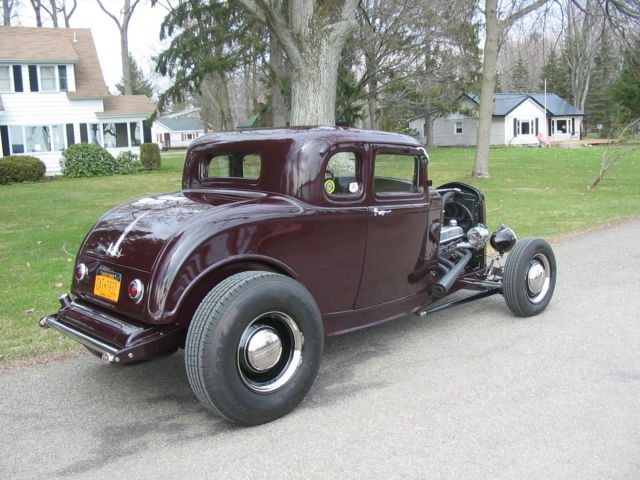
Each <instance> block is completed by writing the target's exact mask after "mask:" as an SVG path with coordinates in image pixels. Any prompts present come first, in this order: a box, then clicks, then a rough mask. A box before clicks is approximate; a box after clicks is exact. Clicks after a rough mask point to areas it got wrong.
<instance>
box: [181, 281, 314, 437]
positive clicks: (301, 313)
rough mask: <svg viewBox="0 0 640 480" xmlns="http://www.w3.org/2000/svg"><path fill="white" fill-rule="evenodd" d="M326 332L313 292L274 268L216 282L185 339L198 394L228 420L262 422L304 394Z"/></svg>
mask: <svg viewBox="0 0 640 480" xmlns="http://www.w3.org/2000/svg"><path fill="white" fill-rule="evenodd" d="M323 345H324V329H323V326H322V320H321V317H320V312H319V310H318V307H317V305H316V303H315V301H314V299H313V297H312V296H311V294H310V293H309V292H308V291H307V290H306V289H305V288H304V287H303V286H302V285H301V284H299V283H298V282H296V281H294V280H292V279H291V278H289V277H286V276H284V275H279V274H276V273H270V272H243V273H239V274H236V275H233V276H231V277H229V278H227V279H226V280H224V281H223V282H221V283H220V284H218V285H217V286H216V287H214V288H213V289H212V290H211V291H210V292H209V293H208V294H207V296H206V297H205V298H204V299H203V300H202V302H201V303H200V305H199V307H198V309H197V310H196V312H195V314H194V317H193V320H192V322H191V325H190V327H189V331H188V333H187V339H186V344H185V363H186V369H187V377H188V379H189V383H190V384H191V388H192V389H193V391H194V393H195V394H196V396H197V397H198V399H199V400H200V401H201V402H202V403H203V404H204V405H206V406H207V407H209V408H210V409H212V410H213V411H214V412H216V413H217V414H219V415H221V416H222V417H224V418H226V419H227V420H229V421H231V422H234V423H238V424H241V425H259V424H261V423H266V422H269V421H271V420H275V419H276V418H278V417H281V416H282V415H284V414H286V413H287V412H289V411H290V410H292V409H293V408H294V407H295V406H296V405H297V404H298V403H300V401H301V400H302V399H303V398H304V396H305V394H306V393H307V391H308V390H309V388H310V387H311V385H312V384H313V381H314V379H315V376H316V374H317V372H318V367H319V365H320V358H321V355H322V349H323Z"/></svg>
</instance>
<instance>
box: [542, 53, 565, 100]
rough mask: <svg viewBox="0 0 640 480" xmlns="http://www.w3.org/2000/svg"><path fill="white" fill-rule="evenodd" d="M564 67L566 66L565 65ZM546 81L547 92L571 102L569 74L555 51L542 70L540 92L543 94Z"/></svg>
mask: <svg viewBox="0 0 640 480" xmlns="http://www.w3.org/2000/svg"><path fill="white" fill-rule="evenodd" d="M565 65H566V64H565ZM545 79H546V80H547V92H549V93H555V94H556V95H558V96H560V97H562V98H564V99H565V100H567V101H571V87H570V82H569V72H568V71H567V68H566V67H565V66H564V65H563V63H562V61H561V59H560V58H559V57H558V56H557V55H556V53H555V51H553V50H552V51H551V53H550V54H549V58H548V59H547V63H546V64H545V66H544V67H543V68H542V75H541V78H540V91H541V92H544V81H545Z"/></svg>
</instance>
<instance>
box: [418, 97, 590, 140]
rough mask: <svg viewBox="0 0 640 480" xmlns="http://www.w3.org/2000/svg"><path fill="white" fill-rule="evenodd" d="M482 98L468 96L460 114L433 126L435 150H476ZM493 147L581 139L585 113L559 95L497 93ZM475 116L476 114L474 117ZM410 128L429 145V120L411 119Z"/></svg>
mask: <svg viewBox="0 0 640 480" xmlns="http://www.w3.org/2000/svg"><path fill="white" fill-rule="evenodd" d="M479 103H480V97H479V95H477V94H474V93H466V94H464V95H462V97H460V100H459V103H458V110H457V111H456V112H454V113H451V114H449V115H447V116H445V117H441V118H437V119H436V120H434V122H433V142H432V144H433V145H434V146H439V147H440V146H442V147H445V146H447V147H453V146H458V147H463V146H464V147H466V146H475V144H476V134H477V129H478V119H477V113H476V112H477V109H478V106H479ZM493 105H494V109H493V118H492V124H491V137H490V143H491V145H533V144H537V143H539V142H540V139H542V140H549V141H563V140H578V139H580V129H581V126H582V119H583V117H584V112H582V111H580V110H578V109H577V108H576V107H574V106H573V105H571V104H570V103H569V102H567V101H566V100H564V99H562V98H560V97H559V96H558V95H556V94H555V93H547V94H546V95H545V94H544V93H496V94H495V95H494V96H493ZM470 112H473V113H470ZM409 128H412V129H414V130H416V131H417V132H418V133H419V134H418V139H419V140H420V141H421V142H423V143H426V130H427V129H426V128H425V117H424V115H420V116H418V117H414V118H411V119H409Z"/></svg>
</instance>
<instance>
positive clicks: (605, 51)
mask: <svg viewBox="0 0 640 480" xmlns="http://www.w3.org/2000/svg"><path fill="white" fill-rule="evenodd" d="M619 73H620V58H619V57H618V56H617V55H616V52H615V49H613V48H612V46H611V43H610V41H609V40H608V39H606V38H605V39H603V41H602V45H601V47H600V51H599V52H598V55H597V56H596V58H595V63H594V67H593V71H592V73H591V82H590V84H589V95H588V96H587V101H586V104H585V113H586V117H585V126H586V129H587V131H590V132H598V133H600V135H602V136H604V137H609V136H612V135H614V134H615V131H616V130H617V124H618V122H619V118H618V116H619V115H618V111H619V108H618V106H617V105H616V102H615V101H613V100H612V97H611V85H612V84H613V82H614V81H615V80H616V78H617V76H618V75H619ZM598 124H602V125H603V129H602V130H600V131H597V130H596V126H597V125H598Z"/></svg>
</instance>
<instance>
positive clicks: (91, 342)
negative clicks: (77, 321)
mask: <svg viewBox="0 0 640 480" xmlns="http://www.w3.org/2000/svg"><path fill="white" fill-rule="evenodd" d="M38 324H39V325H40V326H41V327H42V328H54V329H56V330H58V331H59V332H60V333H62V334H63V335H64V336H66V337H69V338H71V339H73V340H75V341H76V342H79V343H81V344H83V345H84V346H86V347H89V348H90V349H92V350H95V351H96V352H99V353H100V355H101V357H102V360H103V361H104V362H106V363H113V362H115V363H118V362H119V361H120V357H118V356H117V355H118V349H117V348H114V347H112V346H110V345H107V344H106V343H103V342H101V341H100V340H98V339H96V338H92V337H90V336H88V335H86V334H84V333H82V332H80V331H78V330H75V329H73V328H70V327H68V326H67V325H64V324H63V323H60V322H59V321H58V320H57V319H56V318H55V317H52V316H49V315H48V316H46V317H42V318H41V319H40V321H39V322H38Z"/></svg>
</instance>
